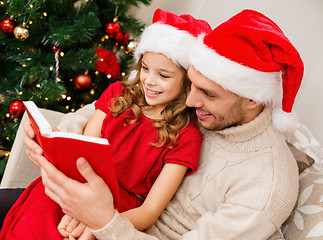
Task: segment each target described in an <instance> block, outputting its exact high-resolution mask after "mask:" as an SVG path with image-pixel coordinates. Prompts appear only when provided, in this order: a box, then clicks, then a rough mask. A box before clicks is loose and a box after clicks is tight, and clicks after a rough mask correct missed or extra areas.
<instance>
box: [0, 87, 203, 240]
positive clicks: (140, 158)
mask: <svg viewBox="0 0 323 240" xmlns="http://www.w3.org/2000/svg"><path fill="white" fill-rule="evenodd" d="M122 89H123V87H122V85H121V83H120V82H116V83H114V84H111V85H110V86H109V88H108V89H107V90H106V91H105V92H104V93H103V94H102V96H101V97H100V99H99V100H98V101H97V102H96V104H95V105H96V109H100V110H102V111H104V112H105V113H107V116H106V118H105V119H104V122H103V126H102V137H104V138H107V139H108V140H109V142H110V143H111V145H112V147H113V152H114V161H115V166H116V171H117V176H118V181H119V185H120V205H118V206H116V208H117V209H118V210H119V211H120V212H122V211H126V210H128V209H131V208H134V207H137V206H140V204H141V203H142V202H141V201H140V200H139V198H138V197H137V196H136V194H137V195H140V196H142V197H146V196H147V194H148V192H149V190H150V188H151V186H152V184H153V183H154V181H155V180H156V178H157V177H158V175H159V173H160V171H161V169H162V167H163V165H164V164H166V163H176V164H181V165H184V166H187V167H188V168H189V170H188V172H187V174H191V173H193V172H194V171H195V170H196V168H197V165H198V159H199V155H200V146H201V142H202V134H201V132H200V131H199V130H198V129H197V127H196V125H195V123H190V124H189V125H188V126H187V127H186V128H185V129H183V130H182V131H180V133H179V136H178V145H177V146H176V147H175V148H174V149H169V148H166V147H154V146H152V145H151V142H155V139H156V134H157V131H156V129H155V128H154V127H153V126H152V120H151V119H149V118H147V117H145V116H143V117H142V119H141V120H140V121H138V122H136V123H134V124H126V125H125V124H124V117H125V116H126V115H129V114H130V115H131V114H132V111H131V110H127V111H126V112H125V113H123V114H122V115H121V116H119V117H113V116H112V114H111V112H110V111H109V109H108V102H109V100H110V99H111V98H112V97H117V96H120V94H121V93H122ZM62 216H63V212H62V210H61V208H60V206H59V205H58V204H56V203H55V202H54V201H52V200H51V199H50V198H49V197H47V195H46V194H45V191H44V186H43V184H42V182H41V178H38V179H36V180H35V181H34V182H33V183H31V184H30V185H29V186H28V187H27V189H26V190H25V191H24V193H23V194H22V195H21V196H20V197H19V199H18V200H17V201H16V203H15V204H14V205H13V206H12V208H11V209H10V211H9V212H8V214H7V216H6V218H5V221H4V224H3V227H2V230H1V234H0V239H1V240H2V239H5V240H11V239H16V240H17V239H24V240H28V239H30V240H35V239H47V240H52V239H62V237H61V236H60V234H59V233H58V231H57V225H58V224H59V222H60V220H61V218H62Z"/></svg>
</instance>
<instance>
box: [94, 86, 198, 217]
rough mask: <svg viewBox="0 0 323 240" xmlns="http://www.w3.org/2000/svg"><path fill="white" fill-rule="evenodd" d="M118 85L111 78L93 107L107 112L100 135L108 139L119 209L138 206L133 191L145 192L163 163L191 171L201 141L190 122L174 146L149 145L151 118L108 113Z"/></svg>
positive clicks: (154, 134)
mask: <svg viewBox="0 0 323 240" xmlns="http://www.w3.org/2000/svg"><path fill="white" fill-rule="evenodd" d="M122 89H123V86H122V84H121V83H120V82H115V83H114V84H112V85H110V87H109V88H107V90H106V91H105V92H104V93H103V94H102V96H101V97H100V99H99V100H98V101H97V102H96V103H95V107H96V109H100V110H102V111H103V112H105V113H106V114H107V116H106V118H105V119H104V121H103V126H102V137H104V138H106V139H108V140H109V142H110V144H111V146H112V148H113V152H114V161H115V167H116V171H117V177H118V181H119V185H120V206H116V208H117V209H118V210H119V211H120V212H123V211H126V210H129V209H132V208H135V207H138V206H140V204H141V201H140V200H139V198H138V197H136V195H140V196H142V197H146V196H147V195H148V193H149V190H150V189H151V187H152V185H153V183H154V182H155V180H156V178H157V177H158V175H159V173H160V172H161V170H162V167H163V166H164V164H166V163H176V164H180V165H184V166H186V167H188V169H189V170H188V172H187V174H192V173H193V172H194V171H195V170H196V168H197V166H198V160H199V156H200V147H201V142H202V134H201V132H200V131H199V130H198V128H197V126H196V124H195V123H194V122H191V123H190V124H189V125H188V126H187V127H186V128H184V129H183V130H181V131H180V132H179V135H178V138H177V146H176V147H175V148H173V149H169V148H167V147H154V146H152V145H151V143H153V142H155V141H156V137H157V129H156V128H155V127H154V126H153V125H152V122H153V120H152V119H150V118H148V117H146V116H145V115H142V118H141V120H140V121H138V122H136V123H134V124H126V125H125V124H124V118H125V116H127V117H130V118H131V117H132V116H134V115H133V113H132V111H131V110H128V111H126V112H124V113H123V114H122V115H120V116H119V117H114V116H113V115H112V114H111V112H110V110H109V108H108V106H109V101H110V100H111V98H113V97H118V96H120V95H121V94H122Z"/></svg>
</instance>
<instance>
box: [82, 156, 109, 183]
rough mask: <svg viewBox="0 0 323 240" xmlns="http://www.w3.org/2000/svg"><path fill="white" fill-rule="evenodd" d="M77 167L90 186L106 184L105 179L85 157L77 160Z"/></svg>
mask: <svg viewBox="0 0 323 240" xmlns="http://www.w3.org/2000/svg"><path fill="white" fill-rule="evenodd" d="M76 165H77V168H78V170H79V172H80V173H81V175H82V176H83V177H84V178H85V179H86V181H87V182H88V184H89V186H90V187H91V186H93V187H96V186H101V185H102V184H105V182H104V181H103V179H102V178H101V177H99V176H98V175H97V174H96V173H95V172H94V170H93V168H92V167H91V165H90V164H89V162H88V161H87V160H86V159H85V158H79V159H78V160H77V162H76Z"/></svg>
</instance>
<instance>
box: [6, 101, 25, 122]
mask: <svg viewBox="0 0 323 240" xmlns="http://www.w3.org/2000/svg"><path fill="white" fill-rule="evenodd" d="M24 112H25V107H24V104H23V103H22V101H20V100H15V101H12V102H11V103H10V104H9V113H10V115H12V116H13V117H15V118H18V117H21V116H22V115H23V113H24Z"/></svg>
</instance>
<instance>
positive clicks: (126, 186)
mask: <svg viewBox="0 0 323 240" xmlns="http://www.w3.org/2000/svg"><path fill="white" fill-rule="evenodd" d="M207 31H210V26H209V25H208V24H207V23H206V22H205V21H202V20H196V19H194V18H193V17H191V16H189V15H182V16H177V15H175V14H172V13H169V12H165V11H162V10H160V9H157V10H156V12H155V14H154V19H153V24H152V25H150V26H149V27H147V28H146V29H145V31H144V33H143V35H142V37H141V40H140V43H139V45H138V47H137V49H136V52H135V57H136V59H137V69H136V70H137V73H136V76H135V78H134V79H132V80H129V81H124V82H122V83H120V82H116V83H113V84H111V85H110V86H109V87H108V89H107V90H106V91H105V92H104V93H103V94H102V96H101V97H100V99H99V100H98V101H97V102H96V104H95V106H96V111H95V113H94V115H93V116H92V118H91V120H90V121H89V123H88V125H87V127H86V129H85V131H84V134H86V135H91V136H96V137H104V138H107V139H108V140H109V142H110V143H111V146H112V148H113V153H114V161H115V167H116V171H117V176H118V181H119V185H120V204H119V205H116V206H115V207H116V209H117V210H118V211H119V212H122V214H123V215H124V216H125V217H127V218H128V219H129V220H130V221H131V222H132V223H133V224H134V226H135V227H136V228H137V229H139V230H144V229H146V228H148V227H149V226H151V225H152V224H153V223H154V222H155V221H156V219H157V218H158V217H159V215H160V214H161V212H162V211H163V209H164V208H165V207H166V205H167V203H168V202H169V201H170V199H171V198H172V197H173V195H174V193H175V192H176V190H177V188H178V186H179V184H180V183H181V180H182V178H183V177H184V176H185V175H189V174H192V173H193V172H194V171H195V170H196V168H197V165H198V159H199V153H200V145H201V141H202V134H201V133H200V131H199V130H198V129H197V127H196V125H195V123H194V122H193V121H192V116H193V114H194V113H193V112H191V110H190V109H189V108H187V107H186V105H185V100H186V97H187V95H188V93H189V91H190V82H189V80H188V78H187V75H186V69H187V68H188V66H189V64H188V62H187V58H186V55H187V52H188V50H189V47H190V46H191V44H192V42H193V41H195V37H196V36H197V35H198V34H200V33H202V32H207ZM40 184H41V182H40ZM32 188H33V187H32ZM32 188H31V189H30V188H29V189H27V190H28V191H27V190H26V191H25V192H27V193H26V194H23V195H22V196H21V198H23V200H21V201H19V200H18V201H17V203H16V204H15V205H17V204H19V205H20V204H21V202H23V203H24V204H23V205H25V206H23V208H28V206H29V205H35V204H38V203H39V204H40V205H42V206H44V205H45V203H46V201H47V202H48V199H46V198H45V197H41V196H39V195H44V194H43V192H44V191H41V189H40V190H39V191H38V194H37V195H38V196H35V194H33V191H32V190H33V189H32ZM27 196H28V198H27ZM32 199H33V200H32ZM24 200H27V201H24ZM50 204H51V205H50V206H51V209H50V212H49V210H48V209H46V208H44V209H45V210H46V211H45V210H44V211H45V212H44V214H43V215H47V216H51V215H52V214H54V215H55V212H57V211H61V210H60V209H59V208H57V207H56V208H55V207H53V205H52V203H50ZM15 205H14V206H15ZM19 208H21V207H20V206H19ZM13 209H14V210H15V207H13ZM14 210H13V211H10V212H9V213H8V216H9V219H11V221H12V219H13V218H15V216H12V215H16V214H17V211H14ZM18 212H19V211H18ZM45 213H46V214H45ZM18 215H19V214H18ZM61 216H62V212H60V214H57V213H56V216H55V220H58V219H60V217H61ZM7 218H8V217H7ZM23 219H27V220H23ZM39 219H41V220H39ZM12 222H13V221H12ZM42 223H44V218H39V211H38V213H37V214H36V215H35V214H34V215H33V214H31V213H30V214H28V216H27V217H25V218H19V217H18V216H17V219H16V222H15V224H13V223H12V226H10V222H9V223H8V224H6V221H5V223H4V227H3V230H2V233H1V234H2V235H1V237H5V239H10V237H8V235H9V236H10V233H11V232H12V230H11V232H10V231H6V229H7V228H13V229H16V231H21V228H23V229H24V230H26V229H28V236H30V237H31V238H32V237H33V236H34V237H35V236H37V237H38V239H42V237H45V236H47V238H46V239H51V238H49V237H48V236H49V235H51V236H52V234H51V231H50V230H49V228H47V229H45V230H44V229H43V230H44V231H39V230H34V229H35V226H37V225H41V224H42ZM51 225H52V224H51ZM56 226H57V225H56ZM76 226H78V227H76ZM58 228H59V232H60V234H61V235H62V236H63V237H65V238H67V237H69V238H74V237H79V236H80V235H81V234H82V232H83V231H84V229H85V225H83V224H81V223H79V222H78V221H77V220H76V219H73V218H71V217H69V216H67V215H65V216H64V217H63V218H62V220H61V223H60V224H59V226H58ZM51 229H52V228H51ZM4 230H5V231H4ZM3 232H4V234H3ZM25 232H26V231H25ZM42 234H43V235H42ZM12 236H13V235H12ZM53 239H54V238H53Z"/></svg>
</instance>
